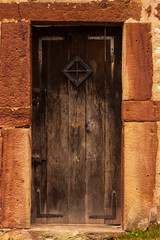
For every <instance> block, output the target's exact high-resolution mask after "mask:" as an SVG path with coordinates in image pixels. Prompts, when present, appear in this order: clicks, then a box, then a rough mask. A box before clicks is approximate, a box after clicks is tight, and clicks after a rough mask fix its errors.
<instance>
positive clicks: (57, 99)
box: [43, 40, 69, 223]
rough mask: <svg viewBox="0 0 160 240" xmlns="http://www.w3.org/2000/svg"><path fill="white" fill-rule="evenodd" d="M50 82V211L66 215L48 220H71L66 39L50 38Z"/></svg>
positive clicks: (48, 205)
mask: <svg viewBox="0 0 160 240" xmlns="http://www.w3.org/2000/svg"><path fill="white" fill-rule="evenodd" d="M47 45H48V64H47V65H46V67H45V72H46V71H48V79H47V78H46V76H45V77H44V79H43V81H47V102H46V103H47V111H46V114H47V213H49V214H50V213H52V214H62V215H63V218H54V219H48V220H47V222H48V223H66V222H67V221H68V182H69V177H68V172H69V164H68V158H69V146H68V145H69V143H68V131H69V129H68V128H69V125H68V121H69V120H68V116H69V110H68V108H69V106H68V101H69V96H68V81H67V80H66V79H64V77H63V75H62V69H63V68H64V67H65V64H66V62H67V60H66V59H67V47H66V42H65V41H64V40H62V41H48V43H47Z"/></svg>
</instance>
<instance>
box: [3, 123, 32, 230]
mask: <svg viewBox="0 0 160 240" xmlns="http://www.w3.org/2000/svg"><path fill="white" fill-rule="evenodd" d="M2 138H3V156H2V164H1V165H2V182H1V195H2V198H1V203H2V214H1V217H2V219H1V221H0V227H1V228H27V227H29V226H30V194H31V191H30V186H31V176H30V172H31V171H30V169H31V162H30V161H31V160H30V159H31V153H30V149H31V137H30V129H19V128H17V129H2Z"/></svg>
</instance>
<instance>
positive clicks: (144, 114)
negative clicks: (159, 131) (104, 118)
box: [122, 101, 160, 122]
mask: <svg viewBox="0 0 160 240" xmlns="http://www.w3.org/2000/svg"><path fill="white" fill-rule="evenodd" d="M122 119H123V120H124V121H130V122H131V121H137V122H139V121H160V102H153V101H123V102H122Z"/></svg>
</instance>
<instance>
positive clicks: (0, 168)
mask: <svg viewBox="0 0 160 240" xmlns="http://www.w3.org/2000/svg"><path fill="white" fill-rule="evenodd" d="M1 183H2V137H1V132H0V186H1ZM1 216H2V191H1V187H0V221H1Z"/></svg>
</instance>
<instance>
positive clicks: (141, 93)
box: [123, 23, 153, 100]
mask: <svg viewBox="0 0 160 240" xmlns="http://www.w3.org/2000/svg"><path fill="white" fill-rule="evenodd" d="M124 28H125V29H124V30H125V34H124V38H125V40H124V41H125V52H124V55H123V56H124V61H123V63H124V65H123V100H148V99H151V97H152V76H153V64H152V42H151V26H150V24H141V23H126V24H125V26H124Z"/></svg>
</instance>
